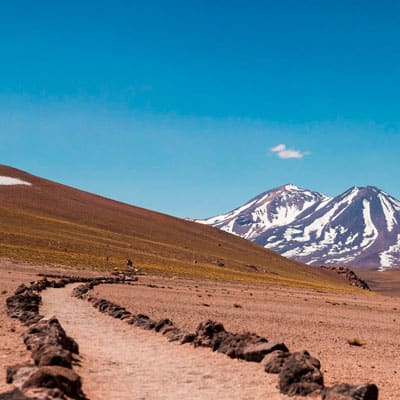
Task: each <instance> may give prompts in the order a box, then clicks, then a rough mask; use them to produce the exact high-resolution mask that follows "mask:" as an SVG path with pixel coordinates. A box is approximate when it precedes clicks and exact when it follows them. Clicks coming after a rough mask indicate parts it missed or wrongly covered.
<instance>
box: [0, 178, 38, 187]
mask: <svg viewBox="0 0 400 400" xmlns="http://www.w3.org/2000/svg"><path fill="white" fill-rule="evenodd" d="M0 185H3V186H13V185H27V186H31V185H32V184H31V183H29V182H26V181H23V180H22V179H18V178H11V177H9V176H0Z"/></svg>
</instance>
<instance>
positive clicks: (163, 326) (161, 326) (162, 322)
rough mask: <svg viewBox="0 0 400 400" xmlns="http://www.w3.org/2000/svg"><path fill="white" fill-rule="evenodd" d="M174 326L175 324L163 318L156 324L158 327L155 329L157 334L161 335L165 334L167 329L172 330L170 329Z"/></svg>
mask: <svg viewBox="0 0 400 400" xmlns="http://www.w3.org/2000/svg"><path fill="white" fill-rule="evenodd" d="M173 325H174V323H173V322H172V321H171V320H170V319H168V318H163V319H160V320H159V321H158V322H157V323H156V326H155V327H154V329H155V331H156V332H161V333H163V331H164V330H165V329H168V328H170V327H171V326H173Z"/></svg>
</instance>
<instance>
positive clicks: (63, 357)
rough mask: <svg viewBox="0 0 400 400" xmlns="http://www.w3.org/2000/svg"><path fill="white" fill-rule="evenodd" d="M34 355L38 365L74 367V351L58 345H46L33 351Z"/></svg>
mask: <svg viewBox="0 0 400 400" xmlns="http://www.w3.org/2000/svg"><path fill="white" fill-rule="evenodd" d="M32 357H33V359H34V361H35V364H36V365H39V366H44V365H59V366H61V367H65V368H72V353H71V352H70V351H69V350H66V349H64V348H63V347H61V346H58V345H53V344H50V345H44V346H40V347H38V348H35V349H34V350H33V351H32Z"/></svg>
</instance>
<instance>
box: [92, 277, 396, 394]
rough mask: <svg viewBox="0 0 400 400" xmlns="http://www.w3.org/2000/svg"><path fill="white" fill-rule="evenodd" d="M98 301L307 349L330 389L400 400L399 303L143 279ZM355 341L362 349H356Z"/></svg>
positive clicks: (102, 293) (108, 290)
mask: <svg viewBox="0 0 400 400" xmlns="http://www.w3.org/2000/svg"><path fill="white" fill-rule="evenodd" d="M147 285H149V286H147ZM94 293H95V295H96V296H99V297H104V298H107V299H109V300H111V301H113V302H116V303H118V304H120V305H122V306H125V307H126V308H127V309H128V310H129V311H132V312H142V313H145V314H148V315H149V316H150V317H153V318H155V319H157V318H162V317H168V318H170V319H172V320H173V321H174V323H176V325H177V326H180V327H184V328H186V329H189V330H191V331H193V330H194V329H195V328H196V326H197V324H198V323H199V322H200V321H203V320H205V319H208V318H211V319H215V320H217V321H220V322H222V323H223V324H224V325H225V328H226V329H227V330H230V331H233V332H242V331H252V332H256V333H257V334H260V335H263V336H265V337H266V338H268V339H269V340H270V341H272V342H281V341H283V342H284V343H285V344H286V345H287V346H288V347H289V349H290V350H291V351H299V350H303V349H306V350H308V351H309V352H310V353H311V354H312V355H314V356H315V357H317V358H318V359H320V360H321V363H322V370H323V371H324V375H325V380H326V384H327V385H332V384H335V383H343V382H346V383H352V384H356V383H366V382H373V383H375V384H377V385H378V386H379V388H380V390H381V397H380V398H382V399H385V400H395V399H398V395H399V393H400V379H399V378H398V376H399V375H400V341H399V330H398V326H399V325H398V324H399V322H400V304H399V299H398V298H395V297H384V296H381V295H376V294H370V295H366V294H364V293H360V294H359V295H355V294H351V295H349V294H337V293H328V292H322V291H315V290H306V289H294V288H282V287H272V286H262V285H250V284H240V283H214V282H200V281H195V280H183V279H165V278H159V277H143V278H141V279H140V280H139V283H138V285H135V286H122V285H117V286H115V285H114V286H113V285H104V286H99V287H97V288H96V289H95V291H94ZM354 339H356V340H358V341H360V342H362V343H363V344H364V345H362V346H359V347H357V346H351V345H350V344H349V343H348V341H352V340H354Z"/></svg>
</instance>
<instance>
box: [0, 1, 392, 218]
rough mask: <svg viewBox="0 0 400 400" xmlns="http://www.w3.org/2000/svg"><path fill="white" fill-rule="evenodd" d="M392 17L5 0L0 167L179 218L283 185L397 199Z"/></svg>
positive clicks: (211, 5)
mask: <svg viewBox="0 0 400 400" xmlns="http://www.w3.org/2000/svg"><path fill="white" fill-rule="evenodd" d="M5 3H8V4H5ZM82 3H83V4H82ZM399 17H400V3H399V2H397V1H381V2H379V3H378V2H376V1H321V2H316V1H302V2H299V1H279V2H276V1H274V2H272V1H271V2H269V1H263V2H239V1H229V2H227V1H205V2H201V4H200V2H191V1H170V2H165V1H162V2H161V1H160V2H155V1H147V2H136V1H112V2H111V1H96V2H91V1H85V2H76V1H70V2H50V1H41V2H40V3H35V4H34V3H32V2H28V1H26V2H24V1H15V2H3V3H2V4H1V5H0V48H1V52H0V156H1V158H0V163H2V164H8V165H12V166H15V167H17V168H21V169H25V170H28V171H30V172H32V173H34V174H37V175H40V176H44V177H47V178H49V179H54V180H57V181H61V182H64V183H66V184H69V185H72V186H76V187H79V188H82V189H85V190H88V191H92V192H95V193H99V194H102V195H105V196H108V197H112V198H116V199H119V200H122V201H125V202H128V203H132V204H136V205H140V206H143V207H146V208H150V209H155V210H159V211H162V212H166V213H169V214H173V215H177V216H182V217H206V216H211V215H214V214H218V213H221V212H224V211H227V210H229V209H232V208H234V207H235V206H237V205H239V204H241V203H243V202H244V201H246V200H248V199H249V198H250V197H253V196H254V195H256V194H258V193H260V192H262V191H264V190H267V189H270V188H272V187H275V186H279V185H281V184H284V183H288V182H291V183H294V184H297V185H298V186H302V187H306V188H310V189H314V190H318V191H321V192H323V193H326V194H328V195H334V194H339V193H341V192H342V191H344V190H346V189H347V188H348V187H350V186H353V185H367V184H371V185H375V186H379V187H381V188H382V189H384V190H386V191H388V192H389V193H391V194H392V195H394V196H395V197H397V198H400V185H399V179H398V176H399V170H400V161H399V159H400V157H399V155H400V96H399V93H400V79H399V78H400V76H399V75H400V67H399V65H400V27H399V24H398V19H399ZM279 145H281V146H279ZM277 146H278V147H277ZM283 146H284V147H283ZM272 148H275V150H276V151H271V149H272ZM280 157H283V158H280Z"/></svg>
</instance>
